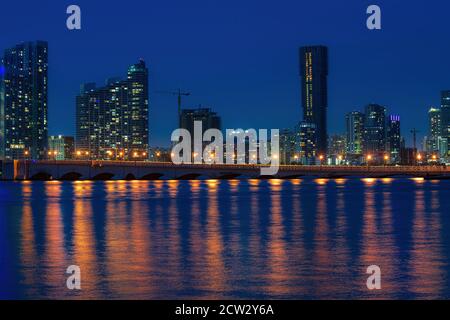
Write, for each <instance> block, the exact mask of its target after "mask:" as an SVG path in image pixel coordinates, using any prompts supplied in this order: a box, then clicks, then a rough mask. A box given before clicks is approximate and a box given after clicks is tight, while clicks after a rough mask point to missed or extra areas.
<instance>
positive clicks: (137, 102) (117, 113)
mask: <svg viewBox="0 0 450 320" xmlns="http://www.w3.org/2000/svg"><path fill="white" fill-rule="evenodd" d="M76 105H77V108H76V156H77V157H78V158H80V157H82V158H90V159H124V160H130V159H131V160H142V159H147V158H148V150H149V149H148V143H149V142H148V140H149V133H148V132H149V130H148V69H147V67H146V65H145V62H144V61H142V60H141V61H140V62H139V63H137V64H134V65H132V66H131V67H129V69H128V74H127V78H126V79H125V80H121V79H117V78H114V79H108V81H107V83H106V86H104V87H101V88H97V87H96V85H95V84H94V83H88V84H85V85H82V86H81V90H80V95H79V96H78V97H77V98H76Z"/></svg>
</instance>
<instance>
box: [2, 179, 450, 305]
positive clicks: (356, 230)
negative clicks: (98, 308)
mask: <svg viewBox="0 0 450 320" xmlns="http://www.w3.org/2000/svg"><path fill="white" fill-rule="evenodd" d="M449 198H450V181H423V180H420V179H416V180H413V179H399V180H397V179H380V180H374V179H361V180H360V179H349V180H323V179H319V180H292V181H282V180H269V181H259V180H250V181H237V180H236V181H212V180H211V181H155V182H144V181H134V182H124V181H114V182H113V181H111V182H74V183H72V182H33V183H31V182H25V183H18V182H16V183H14V182H1V183H0V262H1V264H0V298H12V299H28V298H30V299H40V298H45V299H48V298H62V299H118V298H124V299H216V298H217V299H218V298H223V299H247V298H249V299H326V298H332V299H346V298H357V299H379V298H406V299H417V298H425V299H432V298H450V232H449V231H450V204H449V201H448V199H449ZM70 265H78V266H80V268H81V273H82V279H81V281H82V282H81V285H82V290H81V291H70V290H68V289H67V288H66V279H67V277H68V275H66V274H65V271H66V268H67V267H68V266H70ZM370 265H378V266H380V268H381V271H382V290H380V291H369V290H368V289H367V287H366V280H367V277H368V275H367V274H366V269H367V267H368V266H370Z"/></svg>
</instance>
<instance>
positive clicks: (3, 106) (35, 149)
mask: <svg viewBox="0 0 450 320" xmlns="http://www.w3.org/2000/svg"><path fill="white" fill-rule="evenodd" d="M2 64H3V67H1V75H0V80H1V82H2V83H1V85H0V87H1V90H0V91H1V92H0V94H1V96H2V97H1V98H0V116H1V119H0V122H1V126H0V127H1V130H2V133H1V134H0V137H2V138H3V139H2V142H1V148H2V151H1V155H2V157H4V158H5V159H23V158H25V157H26V158H31V159H44V158H45V157H46V150H47V139H48V137H47V135H48V133H47V131H48V129H47V125H48V124H47V114H48V107H47V91H48V89H47V88H48V71H47V69H48V45H47V42H44V41H37V42H26V43H22V44H19V45H17V46H15V47H13V48H10V49H7V50H5V54H4V56H3V59H2Z"/></svg>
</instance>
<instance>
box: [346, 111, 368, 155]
mask: <svg viewBox="0 0 450 320" xmlns="http://www.w3.org/2000/svg"><path fill="white" fill-rule="evenodd" d="M346 128H347V148H346V151H347V154H349V155H357V156H359V155H362V153H363V136H364V114H363V113H361V112H358V111H353V112H350V113H348V114H347V116H346Z"/></svg>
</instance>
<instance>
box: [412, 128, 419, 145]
mask: <svg viewBox="0 0 450 320" xmlns="http://www.w3.org/2000/svg"><path fill="white" fill-rule="evenodd" d="M419 132H420V131H419V130H417V129H416V128H414V129H412V130H411V133H412V135H413V143H414V150H417V134H418V133H419Z"/></svg>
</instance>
